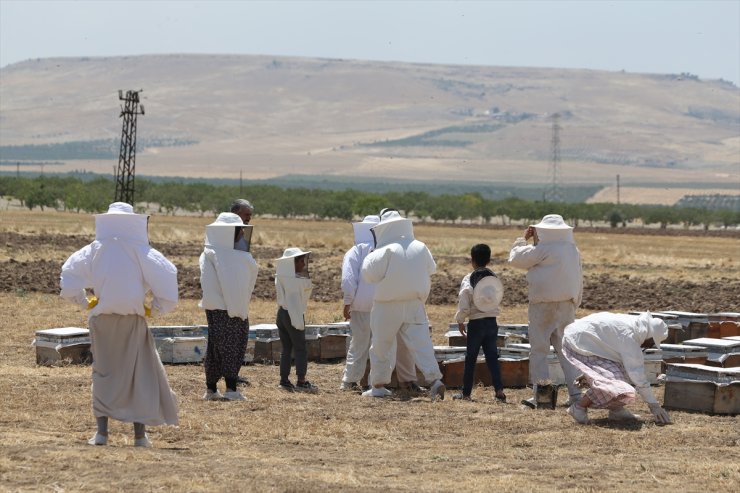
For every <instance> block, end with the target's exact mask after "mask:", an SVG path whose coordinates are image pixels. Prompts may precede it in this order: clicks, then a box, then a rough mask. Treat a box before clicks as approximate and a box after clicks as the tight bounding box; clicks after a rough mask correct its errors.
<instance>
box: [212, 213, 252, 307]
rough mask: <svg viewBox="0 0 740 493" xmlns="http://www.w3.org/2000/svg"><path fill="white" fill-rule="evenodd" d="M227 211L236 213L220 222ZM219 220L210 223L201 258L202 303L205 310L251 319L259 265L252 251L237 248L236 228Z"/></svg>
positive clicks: (239, 220)
mask: <svg viewBox="0 0 740 493" xmlns="http://www.w3.org/2000/svg"><path fill="white" fill-rule="evenodd" d="M226 214H229V215H234V216H236V214H231V213H227V212H225V213H222V214H220V215H219V219H217V221H216V223H218V221H219V220H221V218H222V216H224V215H226ZM236 217H237V219H238V216H236ZM238 222H239V223H241V219H238ZM216 223H214V224H209V225H208V226H206V240H205V248H204V249H203V253H201V254H200V259H199V263H200V286H201V289H202V290H203V298H202V299H201V300H200V303H198V306H199V307H201V308H202V309H204V310H226V311H227V312H228V314H229V317H232V318H241V319H242V320H248V318H249V300H250V299H251V297H252V291H254V285H255V283H256V282H257V272H258V271H259V267H258V266H257V262H255V260H254V258H253V257H252V254H251V253H249V252H245V251H243V250H237V249H235V248H234V227H231V226H223V225H216ZM248 227H250V228H251V226H248Z"/></svg>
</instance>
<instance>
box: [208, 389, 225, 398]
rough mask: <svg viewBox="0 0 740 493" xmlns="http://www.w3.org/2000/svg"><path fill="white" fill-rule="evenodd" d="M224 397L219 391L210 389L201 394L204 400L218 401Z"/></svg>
mask: <svg viewBox="0 0 740 493" xmlns="http://www.w3.org/2000/svg"><path fill="white" fill-rule="evenodd" d="M223 398H224V396H223V395H221V392H219V391H218V390H217V391H215V392H214V391H213V390H211V389H208V390H206V393H205V394H203V400H204V401H220V400H222V399H223Z"/></svg>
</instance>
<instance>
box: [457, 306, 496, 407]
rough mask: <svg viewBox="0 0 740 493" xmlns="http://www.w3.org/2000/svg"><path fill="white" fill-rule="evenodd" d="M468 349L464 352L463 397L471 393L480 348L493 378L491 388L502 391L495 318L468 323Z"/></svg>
mask: <svg viewBox="0 0 740 493" xmlns="http://www.w3.org/2000/svg"><path fill="white" fill-rule="evenodd" d="M467 332H468V338H467V340H468V347H467V350H466V351H465V373H464V374H463V391H462V393H463V395H465V396H469V395H470V393H471V392H472V391H473V375H474V374H475V365H476V363H477V362H478V353H479V352H480V348H481V346H482V347H483V354H484V355H485V356H486V365H487V366H488V371H490V372H491V378H493V388H494V389H496V391H499V390H503V388H504V384H503V383H501V369H500V368H499V364H498V348H497V347H496V339H497V338H498V324H497V323H496V317H488V318H479V319H476V320H470V321H469V322H468V330H467Z"/></svg>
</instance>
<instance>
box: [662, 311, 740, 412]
mask: <svg viewBox="0 0 740 493" xmlns="http://www.w3.org/2000/svg"><path fill="white" fill-rule="evenodd" d="M669 313H674V314H676V315H677V316H678V318H679V320H680V321H682V322H683V323H682V325H684V324H685V323H686V321H687V319H689V323H688V325H687V327H686V328H687V329H688V332H689V335H690V336H694V335H697V334H698V335H697V337H681V341H680V342H681V343H682V346H683V347H690V348H693V350H694V351H695V352H697V353H698V352H701V354H702V355H703V357H704V359H705V361H699V362H691V363H689V362H688V358H686V361H685V362H683V363H681V362H667V364H666V387H665V397H664V400H665V402H664V404H665V407H666V408H669V409H679V410H689V411H699V412H707V413H716V414H738V413H740V313H735V312H723V313H714V314H709V315H706V314H688V315H687V314H685V313H684V312H669ZM702 315H703V316H704V318H701V316H702ZM702 322H703V325H704V326H702V327H700V326H699V325H700V324H701V323H702ZM692 324H693V326H692ZM684 332H686V330H684ZM667 349H671V348H667ZM684 351H686V353H687V354H688V352H689V351H687V350H684Z"/></svg>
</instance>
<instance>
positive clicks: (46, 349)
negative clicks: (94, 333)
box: [33, 327, 92, 366]
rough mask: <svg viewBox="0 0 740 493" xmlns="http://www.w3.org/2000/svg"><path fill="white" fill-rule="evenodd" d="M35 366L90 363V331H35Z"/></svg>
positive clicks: (77, 328)
mask: <svg viewBox="0 0 740 493" xmlns="http://www.w3.org/2000/svg"><path fill="white" fill-rule="evenodd" d="M33 345H34V346H36V364H37V365H47V366H51V365H55V364H60V363H62V362H69V363H75V364H89V363H92V353H91V352H90V331H89V330H88V329H83V328H80V327H60V328H55V329H43V330H37V331H36V338H35V339H34V340H33Z"/></svg>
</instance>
